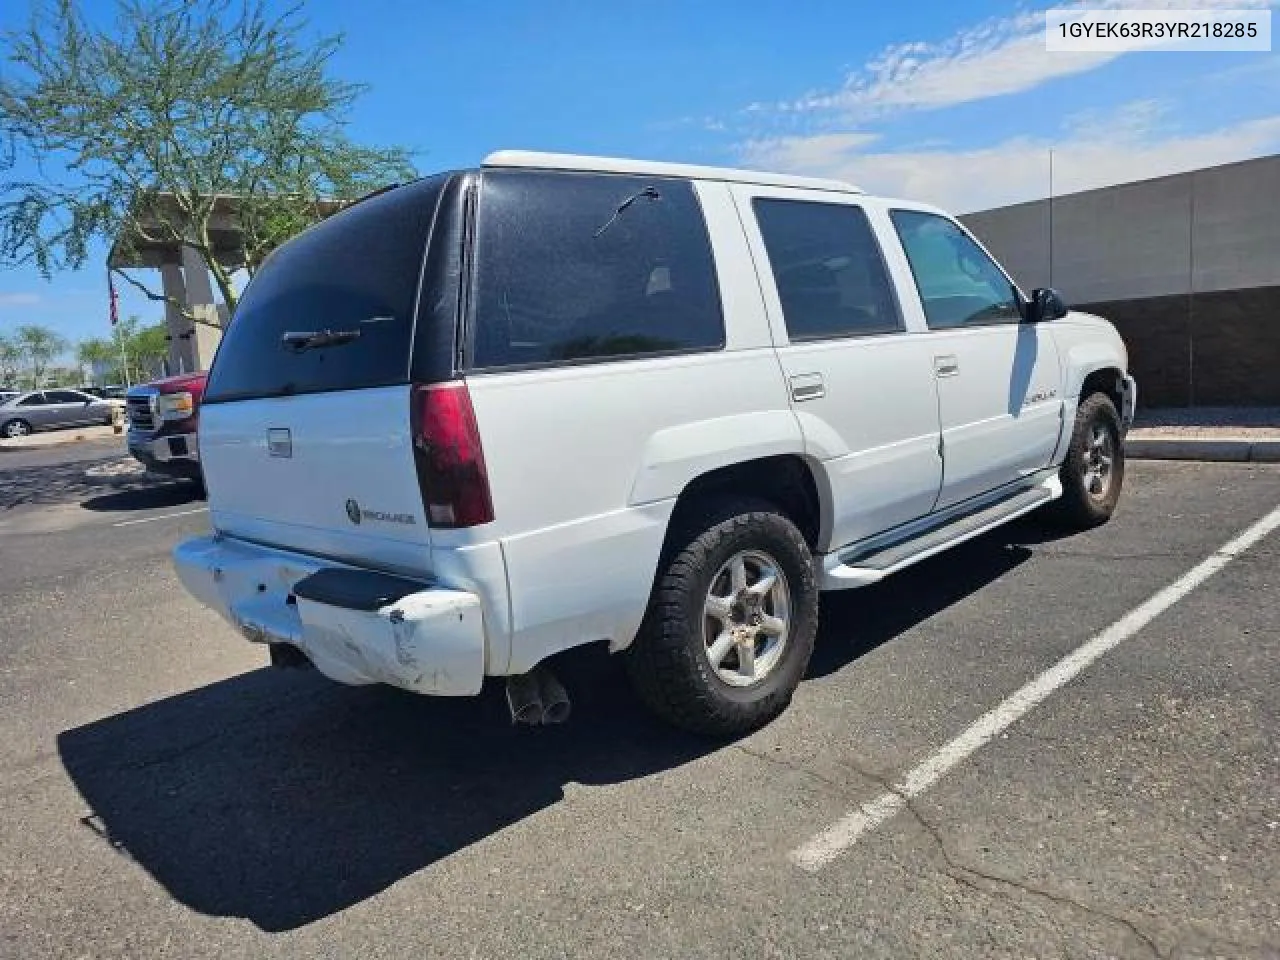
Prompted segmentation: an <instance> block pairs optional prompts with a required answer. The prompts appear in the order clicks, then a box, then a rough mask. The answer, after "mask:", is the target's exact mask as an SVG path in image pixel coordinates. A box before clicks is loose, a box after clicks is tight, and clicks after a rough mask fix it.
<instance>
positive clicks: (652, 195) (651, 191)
mask: <svg viewBox="0 0 1280 960" xmlns="http://www.w3.org/2000/svg"><path fill="white" fill-rule="evenodd" d="M641 197H648V198H649V199H650V200H660V199H661V196H660V195H659V193H658V191H657V189H656V188H655V187H645V188H644V189H643V190H641V191H640V192H639V193H633V194H632V195H631V196H629V197H627V199H625V200H623V201H622V202H621V203H620V204H618V209H616V210H614V211H613V216H612V217H610V218H609V222H608V223H606V224H605V225H604V226H603V227H601V228H600V229H599V230H597V231H596V233H595V235H596V236H597V237H599V236H600V235H601V234H602V233H604V232H605V231H606V230H608V229H609V228H610V227H612V226H613V223H614V221H615V220H617V219H618V218H619V217H620V216H622V214H623V211H625V210H626V209H627V207H629V206H631V205H632V204H633V203H635V202H636V201H637V200H639V199H640V198H641Z"/></svg>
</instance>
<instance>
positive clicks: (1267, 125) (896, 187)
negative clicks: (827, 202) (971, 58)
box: [742, 101, 1280, 213]
mask: <svg viewBox="0 0 1280 960" xmlns="http://www.w3.org/2000/svg"><path fill="white" fill-rule="evenodd" d="M1159 112H1160V105H1158V104H1155V103H1153V102H1152V101H1138V102H1136V103H1132V104H1127V105H1125V106H1124V107H1121V108H1120V109H1119V110H1117V111H1116V112H1115V113H1114V114H1111V115H1107V116H1093V117H1092V119H1089V118H1088V117H1082V116H1077V117H1074V118H1071V120H1070V122H1069V124H1068V130H1069V135H1068V136H1067V137H1066V138H1064V139H1062V140H1057V141H1050V140H1042V139H1037V138H1030V137H1014V138H1011V139H1008V140H1005V141H1002V142H1000V143H997V144H994V145H991V146H986V147H979V148H973V149H959V150H945V149H933V150H904V151H876V150H874V149H867V148H869V147H872V146H873V145H874V143H875V142H876V141H875V138H874V137H873V136H870V135H867V134H856V135H855V134H850V135H845V136H844V137H843V138H842V136H841V135H824V136H821V137H782V138H776V139H771V140H755V141H751V142H749V143H747V144H745V145H744V146H743V148H742V152H743V160H744V162H745V163H747V164H749V165H751V166H757V167H763V168H765V169H774V170H785V171H789V172H793V173H803V174H810V175H813V176H823V177H835V178H838V179H842V180H847V181H850V182H852V183H856V184H858V185H859V186H861V187H863V188H864V189H867V190H869V191H871V192H874V193H878V194H884V195H890V196H903V197H909V198H911V199H913V200H922V201H926V202H932V203H936V204H938V205H939V206H942V207H946V208H948V209H950V210H953V211H955V212H957V213H964V212H968V211H972V210H982V209H985V208H988V207H993V206H1000V205H1003V204H1007V203H1016V202H1019V201H1023V200H1033V199H1037V198H1040V197H1044V196H1046V195H1047V194H1048V190H1049V150H1050V149H1052V150H1053V168H1054V192H1055V193H1056V194H1063V193H1072V192H1075V191H1079V190H1088V189H1092V188H1095V187H1102V186H1109V185H1111V184H1115V183H1124V182H1126V181H1130V180H1140V179H1148V178H1150V177H1159V176H1165V175H1167V174H1171V173H1180V172H1183V171H1186V170H1194V169H1196V168H1198V167H1205V166H1213V165H1216V164H1220V163H1228V162H1231V161H1233V160H1243V159H1246V158H1248V157H1253V156H1259V155H1262V154H1266V153H1271V152H1275V151H1278V150H1280V114H1276V115H1273V116H1269V117H1263V118H1260V119H1255V120H1250V121H1247V122H1244V123H1239V124H1235V125H1232V126H1228V127H1222V128H1219V129H1217V130H1211V131H1208V132H1205V133H1198V134H1178V133H1169V132H1162V131H1161V130H1160V129H1159V126H1158V123H1157V122H1156V118H1157V117H1158V115H1159Z"/></svg>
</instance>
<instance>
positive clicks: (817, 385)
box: [791, 373, 827, 403]
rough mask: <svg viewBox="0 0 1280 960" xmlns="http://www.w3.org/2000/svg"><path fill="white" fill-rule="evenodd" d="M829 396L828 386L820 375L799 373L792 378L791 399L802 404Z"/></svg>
mask: <svg viewBox="0 0 1280 960" xmlns="http://www.w3.org/2000/svg"><path fill="white" fill-rule="evenodd" d="M826 395H827V385H826V384H825V383H824V382H823V380H822V374H820V373H797V374H795V375H794V376H793V377H792V378H791V399H792V400H794V401H796V403H800V402H802V401H804V400H817V399H818V398H819V397H825V396H826Z"/></svg>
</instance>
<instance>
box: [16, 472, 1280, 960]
mask: <svg viewBox="0 0 1280 960" xmlns="http://www.w3.org/2000/svg"><path fill="white" fill-rule="evenodd" d="M107 455H108V454H106V453H104V454H103V456H107ZM67 456H68V457H72V458H74V456H75V455H74V454H68V455H67ZM65 462H66V461H64V465H63V466H59V464H58V463H46V464H41V465H35V466H21V467H14V468H8V467H6V465H5V461H4V460H0V502H3V503H5V504H8V505H7V506H4V507H3V508H0V597H2V598H3V600H2V602H0V797H2V798H3V799H2V800H0V803H2V807H0V809H2V810H3V817H2V818H0V956H5V957H10V956H11V957H15V958H16V957H21V958H30V957H85V956H91V957H148V958H150V957H181V958H188V957H205V956H208V957H245V958H249V957H252V958H262V957H353V956H358V957H362V958H365V957H399V956H409V955H412V956H429V957H520V958H543V957H547V958H551V957H602V958H610V960H613V958H617V957H619V956H632V957H681V958H685V957H744V958H760V957H806V958H808V957H841V958H844V957H859V958H862V957H942V956H945V957H952V956H954V957H1019V958H1026V957H1080V958H1094V957H1143V958H1144V957H1159V958H1174V957H1256V958H1268V957H1272V958H1280V879H1278V878H1280V736H1278V734H1280V699H1278V698H1277V696H1276V693H1275V691H1276V690H1277V689H1278V688H1280V604H1278V603H1277V600H1278V599H1280V532H1276V533H1273V534H1271V535H1270V536H1269V537H1267V538H1266V539H1264V540H1262V541H1261V542H1260V543H1258V544H1257V545H1256V546H1254V547H1253V548H1252V549H1251V550H1249V551H1248V552H1247V553H1245V554H1243V555H1242V556H1240V557H1238V558H1237V559H1235V560H1234V561H1233V562H1231V563H1230V564H1229V565H1228V566H1227V567H1226V568H1225V569H1224V570H1222V571H1221V572H1220V573H1218V574H1217V575H1215V576H1214V577H1212V578H1211V579H1210V580H1209V581H1207V582H1206V583H1205V584H1203V585H1202V586H1200V587H1199V588H1197V589H1196V590H1194V591H1193V592H1192V593H1191V594H1190V595H1188V596H1187V597H1185V598H1184V599H1182V600H1181V601H1180V602H1178V603H1177V604H1175V605H1174V606H1173V607H1172V608H1170V609H1169V610H1167V611H1165V612H1164V613H1163V614H1161V615H1160V616H1159V617H1157V618H1156V619H1155V620H1154V621H1153V622H1152V623H1150V624H1149V625H1148V626H1146V627H1145V628H1144V629H1142V630H1141V631H1140V632H1138V633H1137V634H1136V635H1135V636H1133V637H1131V638H1130V639H1128V640H1127V641H1125V642H1124V643H1122V644H1121V645H1120V646H1119V647H1117V648H1116V649H1114V650H1112V651H1111V652H1109V653H1108V654H1106V655H1105V656H1104V657H1103V658H1102V659H1100V660H1099V661H1098V662H1097V663H1095V664H1093V665H1092V666H1090V667H1089V668H1088V669H1087V670H1085V671H1084V672H1083V673H1082V674H1080V675H1079V676H1078V677H1076V678H1075V679H1074V680H1073V681H1071V682H1070V683H1068V684H1067V685H1066V686H1064V687H1063V688H1062V689H1060V690H1058V691H1057V692H1056V693H1054V694H1053V695H1052V696H1050V697H1049V698H1048V699H1047V700H1045V701H1044V702H1043V703H1041V704H1039V705H1038V706H1037V707H1036V708H1035V709H1033V710H1032V711H1031V712H1030V713H1029V714H1028V715H1026V716H1025V717H1023V718H1022V719H1021V720H1019V721H1018V722H1016V723H1015V724H1013V726H1011V727H1010V728H1009V729H1008V730H1007V731H1005V733H1004V734H1003V735H1001V736H999V737H997V738H996V739H995V740H993V741H992V742H991V743H989V744H987V745H986V746H985V747H983V748H982V749H980V750H978V751H977V752H976V753H975V754H974V755H972V756H971V757H969V758H968V759H966V760H965V761H964V762H962V763H961V764H960V765H959V766H957V767H956V768H955V769H954V770H952V771H951V773H950V774H949V775H947V776H945V777H944V778H943V779H942V780H941V781H940V782H938V783H937V784H936V785H935V786H934V787H933V788H932V789H930V790H929V791H927V792H926V793H925V794H923V795H921V796H918V797H916V798H914V799H913V800H911V801H910V803H908V804H907V805H906V808H905V809H904V810H902V811H901V812H900V813H898V814H897V815H896V816H894V817H892V818H891V819H889V820H887V821H886V822H885V823H883V824H881V825H880V826H879V827H878V828H877V829H875V830H874V831H872V832H870V833H868V834H867V835H865V836H863V837H862V838H861V839H860V840H859V841H858V842H857V843H856V844H855V845H854V846H852V847H851V848H850V849H848V850H846V851H845V852H844V853H843V854H842V855H841V856H840V857H838V858H837V859H835V860H834V861H833V862H831V863H830V864H828V865H827V866H825V867H824V868H822V869H820V870H817V871H816V872H807V871H803V870H800V869H798V868H797V867H796V866H794V865H793V863H792V861H791V859H790V854H791V852H792V851H793V850H794V849H795V848H796V847H797V846H799V845H800V844H802V843H804V842H805V841H806V840H808V839H809V838H810V837H812V836H813V835H814V834H815V833H817V832H818V831H821V830H822V829H823V828H825V827H827V826H829V825H830V824H832V823H833V822H835V821H837V820H839V819H840V818H841V817H842V816H844V815H845V814H846V813H848V812H849V811H850V810H853V809H856V808H857V807H858V806H859V805H861V804H863V803H866V802H868V801H869V800H872V799H873V798H875V797H876V796H878V795H880V794H881V793H882V792H884V791H885V790H886V789H893V787H892V784H893V783H895V782H897V780H898V779H899V778H900V777H901V776H902V774H903V773H904V772H905V771H907V770H909V769H910V768H912V767H913V766H914V765H916V764H918V763H919V762H920V761H921V760H922V759H923V758H925V757H927V756H929V755H930V754H931V753H932V752H933V751H935V750H937V749H938V748H939V747H940V746H941V745H942V744H944V743H946V742H947V741H948V740H950V739H951V738H952V737H954V736H956V734H957V733H959V732H960V731H961V730H963V729H964V728H965V727H966V726H968V725H969V724H970V723H972V722H973V721H974V720H975V719H976V718H978V717H979V716H981V715H982V714H983V713H984V712H986V711H987V710H989V709H991V708H992V707H993V706H995V705H996V704H998V703H999V702H1000V701H1001V700H1002V699H1003V698H1005V697H1007V696H1008V695H1009V694H1010V693H1011V692H1012V691H1014V690H1016V689H1017V688H1018V687H1020V686H1021V685H1022V684H1024V683H1026V682H1027V681H1028V680H1030V679H1031V678H1032V677H1034V676H1036V675H1037V674H1038V673H1039V672H1040V671H1042V670H1044V669H1045V668H1047V667H1049V666H1050V665H1052V664H1053V663H1055V662H1056V661H1058V660H1059V659H1060V658H1061V657H1063V656H1064V655H1065V654H1067V653H1069V652H1070V651H1072V650H1074V649H1075V648H1076V647H1078V646H1079V645H1080V644H1082V643H1084V642H1085V641H1086V640H1088V639H1089V638H1090V637H1092V636H1094V635H1096V634H1097V633H1098V632H1100V631H1101V630H1103V629H1105V628H1106V627H1108V626H1109V625H1110V624H1112V623H1114V622H1115V621H1117V620H1118V619H1119V618H1121V617H1122V616H1124V615H1125V614H1126V613H1127V612H1128V611H1129V610H1131V609H1133V608H1134V607H1136V606H1137V605H1138V604H1140V603H1142V602H1143V601H1145V600H1146V599H1147V598H1149V597H1150V596H1151V595H1152V594H1154V593H1155V592H1156V591H1158V590H1160V589H1161V588H1162V587H1164V586H1165V585H1167V584H1168V583H1170V582H1172V581H1174V580H1175V579H1177V578H1178V577H1179V576H1181V575H1182V574H1183V573H1185V572H1186V571H1187V570H1188V569H1189V568H1191V567H1193V566H1194V565H1195V564H1196V563H1198V562H1199V561H1201V560H1203V559H1204V558H1205V557H1207V556H1209V555H1210V554H1212V553H1213V552H1214V551H1215V550H1216V549H1217V548H1218V547H1220V546H1221V545H1222V544H1223V543H1225V542H1226V541H1227V540H1229V539H1230V538H1231V537H1233V536H1234V535H1235V534H1236V533H1238V532H1239V531H1240V530H1243V529H1244V528H1246V527H1247V526H1249V525H1250V524H1251V523H1253V522H1254V521H1256V520H1257V519H1258V518H1259V517H1261V516H1263V515H1264V514H1266V513H1267V512H1268V511H1270V510H1272V509H1273V508H1275V507H1276V506H1277V505H1280V467H1278V466H1269V465H1246V464H1195V463H1173V462H1171V463H1155V462H1152V463H1131V464H1130V465H1129V475H1128V478H1127V490H1126V493H1125V497H1124V499H1123V500H1122V503H1121V509H1120V512H1119V513H1118V514H1117V516H1116V517H1115V519H1114V520H1113V522H1112V523H1111V524H1109V525H1108V526H1106V527H1104V528H1101V529H1099V530H1095V531H1092V532H1090V533H1088V534H1084V535H1079V536H1074V537H1066V538H1062V537H1059V536H1057V535H1056V534H1055V533H1054V532H1053V531H1051V530H1050V529H1048V528H1047V527H1045V526H1043V525H1042V524H1041V523H1039V522H1038V521H1037V520H1036V519H1035V518H1034V517H1032V518H1029V519H1028V520H1026V521H1022V522H1019V523H1018V524H1016V525H1014V526H1011V527H1009V528H1006V529H1004V530H1002V531H997V532H996V533H995V534H993V535H989V536H987V537H984V538H981V539H979V540H977V541H974V542H973V543H971V544H968V545H965V546H963V547H961V548H959V549H957V550H955V551H952V552H951V553H949V554H944V555H943V556H941V557H938V558H935V559H933V560H931V561H928V562H926V563H924V564H921V565H920V566H918V567H916V568H913V569H912V570H910V571H908V572H905V573H903V574H901V575H899V576H898V577H896V578H893V579H891V580H889V581H886V582H885V583H883V584H881V585H878V586H876V587H873V588H869V589H866V590H863V591H857V592H850V593H844V594H839V595H829V596H828V597H827V598H826V600H825V601H824V604H825V605H824V611H823V617H822V624H821V629H820V635H819V641H818V648H817V652H816V654H815V658H814V661H813V665H812V668H811V670H810V675H809V677H808V679H807V680H806V681H805V683H803V684H802V686H801V688H800V691H799V692H798V694H797V696H796V699H795V701H794V703H793V704H792V707H791V708H790V709H789V710H788V711H787V712H786V713H785V714H784V715H783V716H782V717H781V718H780V719H779V720H778V721H777V722H775V723H774V724H772V725H770V726H769V727H767V728H766V729H764V730H762V731H760V732H758V733H757V734H755V735H753V736H751V737H748V738H745V739H743V740H740V741H738V742H736V743H733V744H728V745H723V744H722V745H712V744H708V743H706V742H703V741H699V740H696V739H692V738H689V737H685V736H682V735H679V734H675V733H672V732H670V731H668V730H666V729H664V728H662V727H661V726H658V725H657V724H655V723H654V722H652V721H650V720H649V719H648V717H647V716H646V715H645V714H644V712H643V711H642V710H641V708H640V707H639V706H638V705H637V704H636V703H635V701H634V700H633V699H632V698H631V696H630V694H629V693H628V692H627V691H626V688H625V686H624V684H623V679H622V677H621V676H620V674H619V670H618V665H617V664H616V663H615V662H612V661H610V660H609V659H608V658H607V657H605V656H603V655H597V654H595V653H586V654H582V655H577V656H572V657H567V658H564V659H563V661H562V662H561V663H560V664H559V669H560V672H561V675H562V677H563V678H564V679H565V681H566V684H567V686H568V687H569V689H570V692H571V694H572V695H573V697H574V713H573V717H572V719H571V720H570V722H569V724H567V725H566V726H564V727H561V728H548V729H540V730H529V729H515V728H512V727H511V726H510V724H509V722H508V720H507V717H506V714H505V707H504V705H503V702H502V697H501V691H500V689H498V688H496V687H495V688H494V689H492V690H489V691H487V692H486V693H485V694H484V695H482V696H481V697H480V698H477V699H472V700H427V699H420V698H415V697H412V696H409V695H403V694H399V693H397V692H395V691H391V690H386V689H379V688H363V689H346V688H340V687H337V686H334V685H332V684H329V683H328V682H327V681H325V680H323V679H322V678H319V677H317V676H316V675H314V674H313V673H311V672H309V671H272V670H269V669H265V668H264V666H263V662H264V657H263V656H262V655H261V653H260V652H259V651H257V650H254V649H251V648H249V647H248V645H246V644H245V643H243V642H242V641H241V640H240V639H239V638H238V637H237V636H236V635H235V634H234V633H233V631H231V629H230V628H229V627H227V626H225V625H223V624H222V623H221V621H219V620H218V619H217V618H216V617H214V615H212V614H211V613H209V612H208V611H205V610H203V609H201V608H200V607H198V606H197V605H196V604H195V603H194V602H192V601H190V600H189V599H188V598H187V597H186V596H185V594H184V593H183V592H182V591H181V589H180V588H179V586H178V584H177V582H176V580H175V578H174V576H173V574H172V572H171V569H170V566H169V563H168V557H167V552H168V549H169V547H170V546H171V545H172V544H173V543H174V542H176V541H177V540H178V539H180V538H181V537H183V536H185V535H188V534H190V533H192V532H195V531H197V530H200V529H201V528H202V527H203V526H204V524H205V522H206V521H205V519H204V515H203V514H201V513H188V512H184V511H187V510H193V509H198V508H199V507H200V506H201V504H200V503H199V502H198V501H192V500H191V499H190V493H189V491H187V490H186V489H185V488H183V487H175V486H174V485H163V484H160V485H150V486H149V485H146V484H142V485H139V486H137V487H136V488H135V487H132V486H131V487H127V488H125V489H122V490H113V491H108V492H105V493H104V492H103V491H101V490H99V489H96V488H93V489H90V488H82V487H81V486H80V485H79V482H78V481H76V480H75V479H74V474H75V472H76V470H77V469H79V467H76V468H67V467H65ZM75 462H77V463H81V461H75ZM15 469H17V470H19V471H22V475H21V476H20V477H17V478H14V477H12V476H11V473H12V472H13V471H14V470H15ZM31 469H35V470H47V471H52V472H51V474H50V475H51V476H54V477H60V478H61V479H60V480H59V481H58V483H59V486H58V490H59V491H60V492H54V491H53V490H48V491H43V490H42V491H41V492H38V493H37V494H35V495H30V494H29V493H27V492H26V491H30V490H31V488H32V482H31V478H30V476H29V475H28V474H27V473H25V471H27V470H31ZM14 483H18V484H20V490H21V491H23V494H22V496H21V497H18V495H17V494H16V493H15V492H14V489H12V485H13V484H14ZM6 484H9V486H6ZM6 497H7V498H9V499H7V500H5V499H4V498H6ZM104 498H105V500H104ZM15 501H20V502H15ZM86 504H88V506H86ZM175 514H177V515H175ZM50 517H56V521H55V520H51V519H49V518H50ZM129 519H145V520H147V522H145V523H137V524H130V525H127V526H122V527H118V526H115V524H116V523H121V522H124V521H127V520H129Z"/></svg>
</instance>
